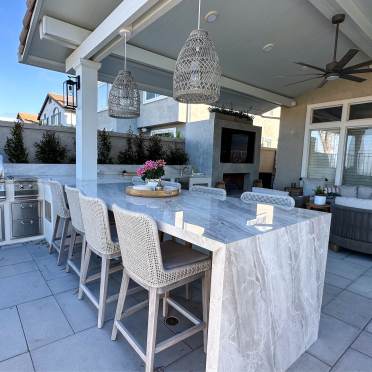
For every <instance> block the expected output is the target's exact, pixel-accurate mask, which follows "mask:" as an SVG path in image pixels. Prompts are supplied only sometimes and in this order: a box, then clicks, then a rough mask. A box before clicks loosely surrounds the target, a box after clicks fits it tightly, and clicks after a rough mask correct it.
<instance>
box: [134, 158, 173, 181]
mask: <svg viewBox="0 0 372 372" xmlns="http://www.w3.org/2000/svg"><path fill="white" fill-rule="evenodd" d="M165 164H166V163H165V161H164V160H156V161H154V160H147V161H146V162H145V164H144V165H143V166H142V167H140V168H138V169H137V171H136V173H137V176H139V177H141V178H142V179H143V180H144V181H146V183H147V184H148V185H149V186H152V187H154V188H155V187H161V177H162V176H164V167H165Z"/></svg>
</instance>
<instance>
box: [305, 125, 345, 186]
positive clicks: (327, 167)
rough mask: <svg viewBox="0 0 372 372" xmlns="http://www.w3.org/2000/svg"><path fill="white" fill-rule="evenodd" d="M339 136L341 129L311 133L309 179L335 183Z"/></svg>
mask: <svg viewBox="0 0 372 372" xmlns="http://www.w3.org/2000/svg"><path fill="white" fill-rule="evenodd" d="M339 136H340V130H339V129H320V130H319V129H313V130H311V131H310V143H309V160H308V168H307V177H309V178H327V179H328V181H329V182H332V183H334V182H335V178H336V165H337V152H338V143H339Z"/></svg>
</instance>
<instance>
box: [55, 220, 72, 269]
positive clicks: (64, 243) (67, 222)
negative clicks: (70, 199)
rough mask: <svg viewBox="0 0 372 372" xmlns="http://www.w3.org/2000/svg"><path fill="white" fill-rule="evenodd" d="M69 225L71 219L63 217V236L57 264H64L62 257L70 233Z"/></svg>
mask: <svg viewBox="0 0 372 372" xmlns="http://www.w3.org/2000/svg"><path fill="white" fill-rule="evenodd" d="M68 226H69V220H68V219H67V218H64V219H63V225H62V236H61V245H60V247H59V252H58V259H57V265H58V266H59V265H61V264H62V258H63V256H64V253H65V245H66V238H67V233H68Z"/></svg>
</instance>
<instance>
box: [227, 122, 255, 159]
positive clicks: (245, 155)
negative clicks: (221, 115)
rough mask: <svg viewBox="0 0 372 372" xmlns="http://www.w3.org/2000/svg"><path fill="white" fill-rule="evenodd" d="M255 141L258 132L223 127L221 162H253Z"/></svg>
mask: <svg viewBox="0 0 372 372" xmlns="http://www.w3.org/2000/svg"><path fill="white" fill-rule="evenodd" d="M255 141H256V132H250V131H245V130H239V129H230V128H222V134H221V156H220V162H221V163H243V164H244V163H246V164H252V163H253V162H254V148H255Z"/></svg>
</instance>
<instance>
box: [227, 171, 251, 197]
mask: <svg viewBox="0 0 372 372" xmlns="http://www.w3.org/2000/svg"><path fill="white" fill-rule="evenodd" d="M247 178H249V174H246V173H224V175H223V181H224V182H225V188H226V192H227V194H228V195H240V194H242V193H243V192H244V191H245V187H244V185H245V183H246V182H247Z"/></svg>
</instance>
